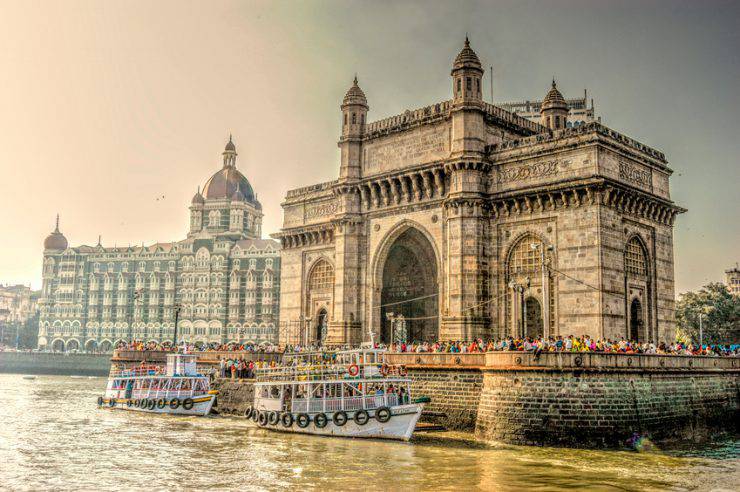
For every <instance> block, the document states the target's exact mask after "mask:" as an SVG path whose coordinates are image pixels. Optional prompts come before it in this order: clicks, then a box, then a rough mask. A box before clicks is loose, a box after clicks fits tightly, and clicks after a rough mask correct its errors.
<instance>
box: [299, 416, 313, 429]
mask: <svg viewBox="0 0 740 492" xmlns="http://www.w3.org/2000/svg"><path fill="white" fill-rule="evenodd" d="M295 420H296V423H297V424H298V427H300V428H301V429H305V428H306V427H308V424H309V423H310V422H311V417H309V416H308V414H307V413H299V414H298V417H296V419H295Z"/></svg>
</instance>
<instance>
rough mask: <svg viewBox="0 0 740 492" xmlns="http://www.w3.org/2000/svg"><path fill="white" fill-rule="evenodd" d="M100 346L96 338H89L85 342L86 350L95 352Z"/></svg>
mask: <svg viewBox="0 0 740 492" xmlns="http://www.w3.org/2000/svg"><path fill="white" fill-rule="evenodd" d="M97 348H98V342H96V341H95V340H88V341H87V342H86V343H85V352H95V351H96V350H97Z"/></svg>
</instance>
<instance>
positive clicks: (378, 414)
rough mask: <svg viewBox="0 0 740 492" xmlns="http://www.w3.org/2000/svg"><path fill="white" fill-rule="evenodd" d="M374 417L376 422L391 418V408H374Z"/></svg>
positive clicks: (386, 420)
mask: <svg viewBox="0 0 740 492" xmlns="http://www.w3.org/2000/svg"><path fill="white" fill-rule="evenodd" d="M375 418H376V419H378V422H383V423H385V422H388V421H389V420H390V419H391V409H390V408H388V407H380V408H378V409H377V410H375Z"/></svg>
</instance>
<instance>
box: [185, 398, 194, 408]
mask: <svg viewBox="0 0 740 492" xmlns="http://www.w3.org/2000/svg"><path fill="white" fill-rule="evenodd" d="M193 405H195V402H194V401H193V399H192V398H185V399H184V400H183V402H182V408H184V409H185V410H190V409H191V408H193Z"/></svg>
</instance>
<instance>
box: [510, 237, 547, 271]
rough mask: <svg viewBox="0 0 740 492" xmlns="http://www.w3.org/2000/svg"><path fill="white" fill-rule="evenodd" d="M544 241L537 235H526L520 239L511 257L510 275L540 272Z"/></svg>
mask: <svg viewBox="0 0 740 492" xmlns="http://www.w3.org/2000/svg"><path fill="white" fill-rule="evenodd" d="M540 248H542V241H540V240H539V239H537V238H536V237H535V236H531V235H528V236H525V237H523V238H522V239H520V240H519V242H518V243H517V245H516V247H514V249H513V250H512V251H511V256H510V257H509V276H513V275H518V274H526V273H535V272H539V271H540V268H541V267H542V261H541V259H540V255H541V250H540Z"/></svg>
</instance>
